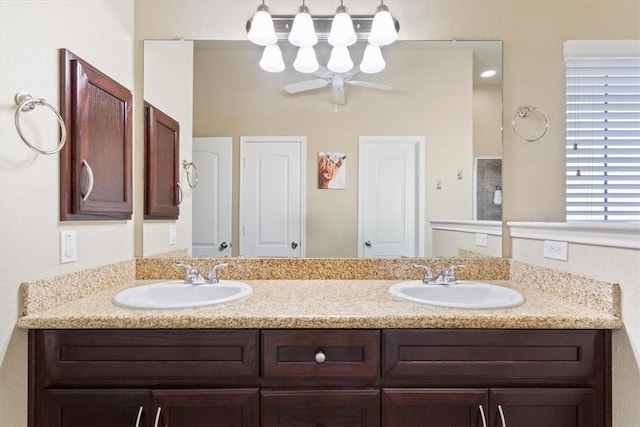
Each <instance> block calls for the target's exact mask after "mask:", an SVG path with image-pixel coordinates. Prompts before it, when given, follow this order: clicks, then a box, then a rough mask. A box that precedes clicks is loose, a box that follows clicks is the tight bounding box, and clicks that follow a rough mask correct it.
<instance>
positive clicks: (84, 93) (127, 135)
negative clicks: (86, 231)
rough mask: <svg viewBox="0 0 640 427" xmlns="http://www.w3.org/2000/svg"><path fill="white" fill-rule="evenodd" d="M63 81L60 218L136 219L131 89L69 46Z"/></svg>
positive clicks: (63, 63) (62, 59) (62, 56)
mask: <svg viewBox="0 0 640 427" xmlns="http://www.w3.org/2000/svg"><path fill="white" fill-rule="evenodd" d="M60 83H61V84H60V91H61V93H60V99H61V106H60V112H61V116H62V118H63V119H64V122H65V126H66V132H67V143H66V144H65V145H64V147H63V148H62V150H61V151H60V219H61V220H63V221H64V220H96V219H131V214H132V212H133V186H132V160H131V159H132V96H131V92H130V91H129V90H128V89H126V88H125V87H124V86H122V85H120V84H119V83H117V82H116V81H114V80H113V79H111V78H109V77H108V76H107V75H105V74H104V73H102V72H101V71H100V70H98V69H96V68H95V67H93V66H91V65H90V64H88V63H87V62H85V61H83V60H82V59H81V58H79V57H77V56H76V55H74V54H73V53H72V52H70V51H68V50H66V49H61V50H60Z"/></svg>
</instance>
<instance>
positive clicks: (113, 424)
mask: <svg viewBox="0 0 640 427" xmlns="http://www.w3.org/2000/svg"><path fill="white" fill-rule="evenodd" d="M44 406H45V410H44V417H45V419H44V420H36V421H35V425H39V426H44V425H46V426H51V427H54V426H55V427H104V426H109V427H120V426H122V427H134V426H136V427H142V426H146V425H149V423H150V422H151V414H149V413H148V408H149V391H148V390H126V389H120V390H104V389H101V390H80V389H74V390H60V389H53V390H47V391H46V392H45V398H44Z"/></svg>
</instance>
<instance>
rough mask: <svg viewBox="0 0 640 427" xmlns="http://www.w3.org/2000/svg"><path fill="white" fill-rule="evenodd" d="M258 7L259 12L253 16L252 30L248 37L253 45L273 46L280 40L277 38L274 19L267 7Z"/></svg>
mask: <svg viewBox="0 0 640 427" xmlns="http://www.w3.org/2000/svg"><path fill="white" fill-rule="evenodd" d="M261 6H262V5H260V6H258V11H257V12H256V14H255V15H253V19H252V20H251V28H250V29H249V33H248V34H247V36H248V37H249V40H250V41H251V42H252V43H253V44H257V45H258V46H271V45H274V44H275V43H276V42H277V41H278V38H277V37H276V30H275V28H274V26H273V19H271V14H270V13H269V12H268V10H265V9H266V6H264V7H262V8H261Z"/></svg>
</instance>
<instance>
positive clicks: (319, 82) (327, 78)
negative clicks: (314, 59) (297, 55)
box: [284, 67, 392, 105]
mask: <svg viewBox="0 0 640 427" xmlns="http://www.w3.org/2000/svg"><path fill="white" fill-rule="evenodd" d="M359 72H360V68H359V67H355V68H354V69H353V70H351V71H349V72H346V73H336V72H333V71H331V70H329V69H328V68H326V67H320V68H319V69H318V71H316V72H314V73H313V74H314V75H316V76H318V78H317V79H313V80H305V81H303V82H298V83H291V84H288V85H285V87H284V89H285V90H286V91H287V93H289V94H295V93H300V92H306V91H311V90H317V89H322V88H324V87H327V86H329V85H331V92H332V96H333V103H334V104H338V105H344V103H345V100H344V85H345V83H346V84H349V85H353V86H362V87H366V88H369V89H378V90H391V89H392V87H391V86H387V85H383V84H379V83H371V82H363V81H360V80H352V78H353V76H354V75H356V74H358V73H359Z"/></svg>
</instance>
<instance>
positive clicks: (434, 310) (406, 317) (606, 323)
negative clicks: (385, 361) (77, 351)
mask: <svg viewBox="0 0 640 427" xmlns="http://www.w3.org/2000/svg"><path fill="white" fill-rule="evenodd" d="M396 282H398V280H247V283H249V284H251V286H252V287H253V293H252V294H251V295H250V296H249V297H247V298H245V299H243V300H241V301H235V302H233V303H230V304H228V305H225V306H208V307H199V308H190V309H174V310H137V309H127V308H122V307H118V306H116V305H114V304H113V302H112V299H113V297H114V295H115V294H116V293H118V292H119V291H120V290H122V289H124V288H127V287H130V286H135V285H139V284H144V283H150V281H149V280H144V281H141V280H138V281H132V282H130V283H128V284H127V285H124V286H116V287H112V288H109V289H105V290H101V291H98V292H95V293H92V294H90V295H87V296H84V297H82V298H78V299H75V300H73V301H70V302H66V303H64V304H62V305H59V306H57V307H54V308H49V309H46V310H42V311H36V312H32V313H29V314H27V315H25V316H23V317H21V318H19V319H18V324H17V325H18V327H20V328H28V329H56V328H62V329H87V328H115V329H118V328H503V329H617V328H620V327H621V326H622V322H621V320H620V317H619V316H616V315H615V314H612V313H610V312H607V311H606V310H599V309H597V308H593V307H589V306H588V305H584V304H579V303H576V302H571V301H570V300H567V299H564V298H560V297H558V296H554V295H550V294H549V293H548V292H544V291H542V290H538V289H535V288H532V287H530V286H523V285H521V284H519V283H516V282H513V281H506V280H493V281H487V282H490V283H494V284H497V285H501V286H506V287H510V288H513V289H516V290H518V291H520V292H521V293H522V294H523V295H524V296H525V299H526V301H525V303H524V304H523V305H521V306H519V307H514V308H509V309H499V310H484V309H482V310H468V309H454V308H445V307H436V306H430V305H426V304H418V303H414V302H409V301H403V300H400V299H396V298H394V297H393V296H391V295H390V294H389V292H388V290H389V287H390V286H391V285H392V284H393V283H396Z"/></svg>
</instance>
